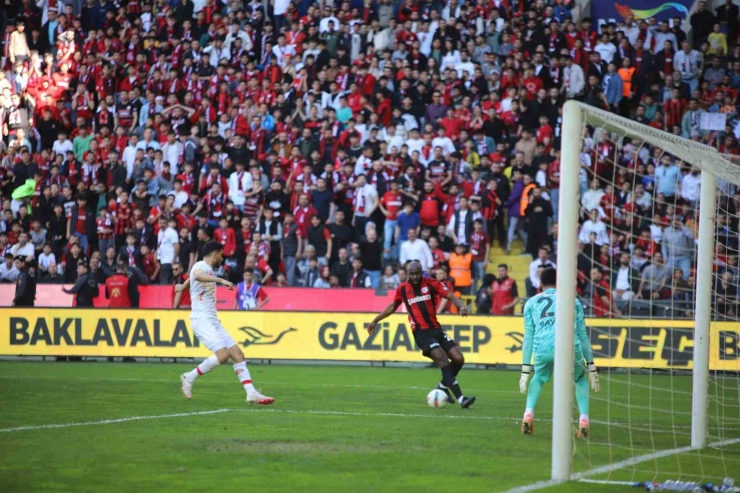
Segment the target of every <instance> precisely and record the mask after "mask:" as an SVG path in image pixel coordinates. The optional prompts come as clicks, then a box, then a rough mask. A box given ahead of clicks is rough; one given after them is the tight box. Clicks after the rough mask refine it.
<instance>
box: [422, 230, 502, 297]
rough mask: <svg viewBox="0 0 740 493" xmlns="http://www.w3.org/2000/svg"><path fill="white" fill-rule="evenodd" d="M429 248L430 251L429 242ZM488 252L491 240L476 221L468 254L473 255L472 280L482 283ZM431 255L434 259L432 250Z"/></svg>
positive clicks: (488, 256)
mask: <svg viewBox="0 0 740 493" xmlns="http://www.w3.org/2000/svg"><path fill="white" fill-rule="evenodd" d="M429 248H430V249H432V247H431V242H430V246H429ZM490 251H491V240H490V239H489V237H488V234H487V233H486V232H485V231H484V230H483V221H482V220H481V219H476V220H475V222H473V232H472V234H471V235H470V253H471V254H472V255H473V280H475V281H481V282H482V281H483V277H484V276H485V275H486V268H487V267H488V259H489V258H490ZM432 255H433V256H434V257H435V259H436V255H435V251H434V249H432ZM440 260H441V259H440ZM435 263H436V260H435Z"/></svg>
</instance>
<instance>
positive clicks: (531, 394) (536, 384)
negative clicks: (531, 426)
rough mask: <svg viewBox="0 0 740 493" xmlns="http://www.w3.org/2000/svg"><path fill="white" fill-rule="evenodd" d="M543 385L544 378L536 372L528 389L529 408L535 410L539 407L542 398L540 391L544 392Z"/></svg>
mask: <svg viewBox="0 0 740 493" xmlns="http://www.w3.org/2000/svg"><path fill="white" fill-rule="evenodd" d="M542 385H543V383H542V380H540V378H539V377H538V376H537V374H536V373H535V374H534V378H533V379H532V382H531V383H530V384H529V390H528V391H527V409H532V410H534V408H535V407H537V401H538V400H539V398H540V392H542Z"/></svg>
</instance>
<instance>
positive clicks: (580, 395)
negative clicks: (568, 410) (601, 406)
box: [576, 372, 588, 416]
mask: <svg viewBox="0 0 740 493" xmlns="http://www.w3.org/2000/svg"><path fill="white" fill-rule="evenodd" d="M576 402H578V412H580V413H581V414H585V415H586V416H588V377H587V376H586V372H583V374H582V375H581V378H579V379H578V380H576Z"/></svg>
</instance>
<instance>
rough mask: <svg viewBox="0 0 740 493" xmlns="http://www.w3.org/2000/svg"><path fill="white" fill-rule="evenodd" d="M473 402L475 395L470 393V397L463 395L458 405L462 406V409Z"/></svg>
mask: <svg viewBox="0 0 740 493" xmlns="http://www.w3.org/2000/svg"><path fill="white" fill-rule="evenodd" d="M473 404H475V396H472V395H471V396H470V397H463V400H462V402H461V403H460V407H462V408H463V409H467V408H469V407H470V406H472V405H473Z"/></svg>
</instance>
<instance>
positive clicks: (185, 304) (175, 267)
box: [172, 262, 192, 310]
mask: <svg viewBox="0 0 740 493" xmlns="http://www.w3.org/2000/svg"><path fill="white" fill-rule="evenodd" d="M172 274H173V275H174V276H175V283H174V284H173V285H172V308H173V309H174V310H177V309H178V308H185V309H189V308H190V304H191V303H192V301H191V300H190V290H189V289H186V290H184V291H177V289H175V288H176V287H177V285H178V284H185V281H187V280H188V274H187V273H186V272H185V269H184V267H183V265H182V264H181V263H180V262H175V263H174V264H172Z"/></svg>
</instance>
